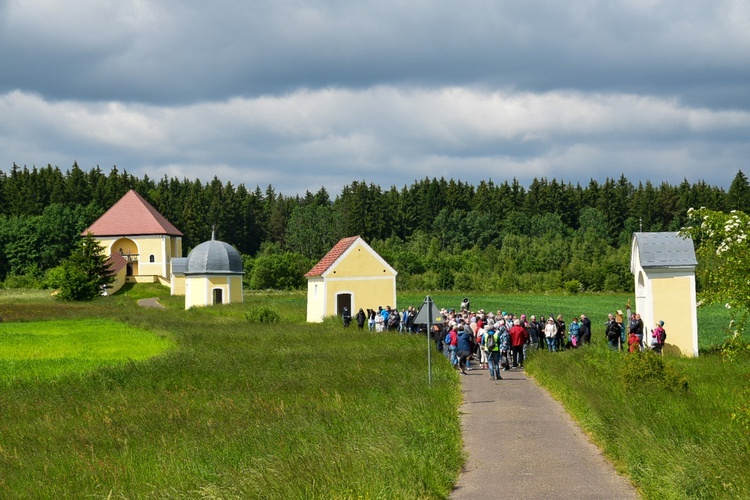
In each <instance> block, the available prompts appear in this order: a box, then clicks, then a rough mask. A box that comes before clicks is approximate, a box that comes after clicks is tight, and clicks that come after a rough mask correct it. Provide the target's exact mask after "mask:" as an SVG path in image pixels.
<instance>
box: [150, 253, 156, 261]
mask: <svg viewBox="0 0 750 500" xmlns="http://www.w3.org/2000/svg"><path fill="white" fill-rule="evenodd" d="M155 260H156V258H155V257H154V255H153V254H151V255H149V256H148V261H149V262H154V261H155Z"/></svg>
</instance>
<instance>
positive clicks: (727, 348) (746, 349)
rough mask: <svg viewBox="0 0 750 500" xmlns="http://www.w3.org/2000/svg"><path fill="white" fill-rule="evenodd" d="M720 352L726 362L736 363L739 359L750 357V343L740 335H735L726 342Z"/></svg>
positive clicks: (721, 346) (719, 348)
mask: <svg viewBox="0 0 750 500" xmlns="http://www.w3.org/2000/svg"><path fill="white" fill-rule="evenodd" d="M718 350H719V353H720V354H721V358H722V359H723V360H724V361H730V362H731V361H736V360H737V359H738V358H743V357H750V342H747V341H745V340H744V339H743V338H742V337H741V336H739V335H733V336H732V337H731V338H728V339H727V340H725V341H724V342H723V343H722V344H721V345H720V346H719V347H718Z"/></svg>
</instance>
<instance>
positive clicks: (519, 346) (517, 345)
mask: <svg viewBox="0 0 750 500" xmlns="http://www.w3.org/2000/svg"><path fill="white" fill-rule="evenodd" d="M508 335H509V336H510V349H511V352H512V353H513V368H523V346H525V345H526V342H528V341H529V332H527V331H526V328H524V327H523V326H522V325H521V320H520V319H515V320H513V326H512V327H511V328H510V331H509V332H508Z"/></svg>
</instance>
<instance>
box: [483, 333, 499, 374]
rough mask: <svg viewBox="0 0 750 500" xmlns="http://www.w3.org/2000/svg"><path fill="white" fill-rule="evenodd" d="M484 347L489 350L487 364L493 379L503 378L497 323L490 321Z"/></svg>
mask: <svg viewBox="0 0 750 500" xmlns="http://www.w3.org/2000/svg"><path fill="white" fill-rule="evenodd" d="M482 348H483V349H484V350H485V351H486V352H487V365H488V366H489V370H490V379H491V380H502V379H503V377H501V376H500V345H499V340H498V333H497V332H496V331H495V325H493V324H492V323H489V324H488V325H487V331H486V333H485V334H484V345H482Z"/></svg>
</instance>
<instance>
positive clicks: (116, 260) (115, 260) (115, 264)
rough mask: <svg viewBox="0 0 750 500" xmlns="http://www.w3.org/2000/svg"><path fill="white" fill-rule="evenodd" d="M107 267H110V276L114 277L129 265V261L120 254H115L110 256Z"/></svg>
mask: <svg viewBox="0 0 750 500" xmlns="http://www.w3.org/2000/svg"><path fill="white" fill-rule="evenodd" d="M106 265H108V266H109V274H110V276H114V275H115V274H117V272H118V271H120V269H122V268H123V267H125V266H127V265H128V260H127V259H126V258H125V257H123V256H122V255H121V254H120V252H115V253H113V254H112V255H110V256H109V259H107V262H106Z"/></svg>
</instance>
